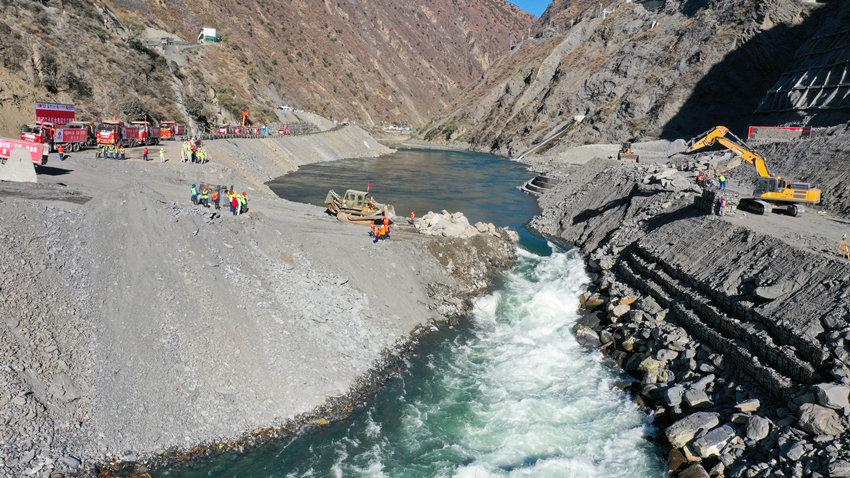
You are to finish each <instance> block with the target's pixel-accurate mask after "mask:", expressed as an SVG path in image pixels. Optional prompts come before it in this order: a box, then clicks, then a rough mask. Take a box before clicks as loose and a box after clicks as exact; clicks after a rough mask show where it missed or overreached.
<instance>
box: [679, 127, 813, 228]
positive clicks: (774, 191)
mask: <svg viewBox="0 0 850 478" xmlns="http://www.w3.org/2000/svg"><path fill="white" fill-rule="evenodd" d="M726 136H729V137H730V138H732V139H729V138H727V137H726ZM715 143H720V144H721V145H723V146H724V147H725V148H727V149H729V150H730V151H732V152H733V153H735V154H737V155H738V156H740V157H741V158H743V159H744V160H745V161H747V162H748V163H750V164H752V165H753V166H755V167H756V171H758V175H759V178H758V179H757V180H756V188H755V190H754V191H753V197H752V198H741V202H740V203H739V204H738V207H739V208H741V209H743V210H745V211H749V212H752V213H755V214H770V213H771V212H773V211H777V212H783V213H785V214H787V215H789V216H799V215H800V214H802V213H803V211H804V208H803V205H804V204H818V203H819V202H820V200H821V190H820V189H818V188H815V187H812V186H811V185H810V184H809V183H803V182H794V181H790V180H788V179H786V178H783V177H782V176H773V175H771V174H770V171H769V170H768V169H767V162H766V161H765V160H764V158H763V157H762V156H761V155H760V154H758V153H757V152H755V151H754V150H753V148H751V147H750V146H749V145H748V144H747V143H745V142H744V141H743V140H742V139H741V138H738V137H737V136H735V135H734V134H732V133H731V132H730V131H729V128H727V127H725V126H715V127H714V128H712V129H710V130H708V131H706V132H705V133H703V134H701V135H698V136H695V137H694V138H692V139H691V140H690V141H689V142H688V148H687V149H686V150H685V153H690V152H692V151H696V150H698V149H702V148H705V147H707V146H711V145H713V144H715Z"/></svg>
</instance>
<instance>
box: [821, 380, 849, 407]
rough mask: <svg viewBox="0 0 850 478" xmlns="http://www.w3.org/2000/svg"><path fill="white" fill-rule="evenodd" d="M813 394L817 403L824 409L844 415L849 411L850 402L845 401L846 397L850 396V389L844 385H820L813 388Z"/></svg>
mask: <svg viewBox="0 0 850 478" xmlns="http://www.w3.org/2000/svg"><path fill="white" fill-rule="evenodd" d="M815 394H816V395H817V398H818V403H819V404H821V405H823V406H824V407H828V408H832V409H835V410H842V411H843V412H844V414H845V415H846V414H847V412H848V411H850V402H848V400H847V397H848V395H850V387H847V386H846V385H838V384H835V383H821V384H818V385H816V386H815Z"/></svg>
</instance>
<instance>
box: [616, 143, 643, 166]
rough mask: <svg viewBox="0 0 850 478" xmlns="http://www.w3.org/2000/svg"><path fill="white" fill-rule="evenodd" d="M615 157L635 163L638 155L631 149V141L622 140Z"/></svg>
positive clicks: (638, 157)
mask: <svg viewBox="0 0 850 478" xmlns="http://www.w3.org/2000/svg"><path fill="white" fill-rule="evenodd" d="M617 159H619V160H620V161H631V162H633V163H637V162H638V159H640V156H638V155H637V154H635V152H634V151H632V142H631V141H624V142H623V145H622V146H621V147H620V151H618V152H617Z"/></svg>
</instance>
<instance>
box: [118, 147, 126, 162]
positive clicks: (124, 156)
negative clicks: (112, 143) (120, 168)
mask: <svg viewBox="0 0 850 478" xmlns="http://www.w3.org/2000/svg"><path fill="white" fill-rule="evenodd" d="M118 152H119V153H121V159H127V156H126V155H125V154H124V153H125V151H124V145H123V144H122V145H121V147H120V148H118Z"/></svg>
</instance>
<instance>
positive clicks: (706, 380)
mask: <svg viewBox="0 0 850 478" xmlns="http://www.w3.org/2000/svg"><path fill="white" fill-rule="evenodd" d="M714 379H715V376H714V374H713V373H710V374H708V375H706V376H705V377H703V378H701V379H699V380H697V381H696V382H694V384H693V385H691V389H692V390H705V389H706V387H708V385H709V384H711V383H714Z"/></svg>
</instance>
